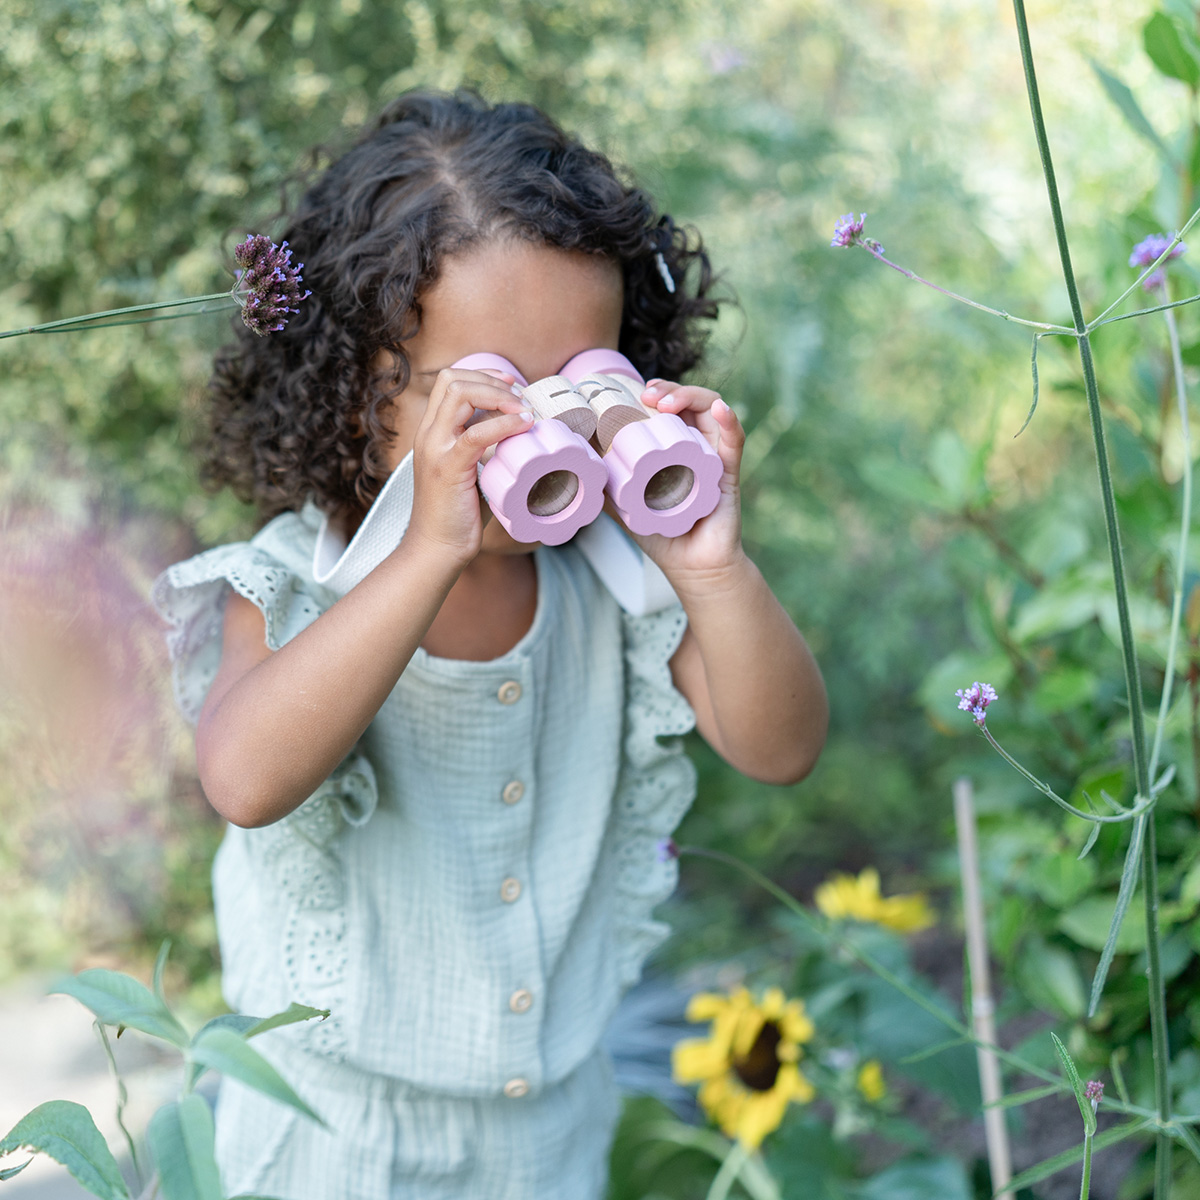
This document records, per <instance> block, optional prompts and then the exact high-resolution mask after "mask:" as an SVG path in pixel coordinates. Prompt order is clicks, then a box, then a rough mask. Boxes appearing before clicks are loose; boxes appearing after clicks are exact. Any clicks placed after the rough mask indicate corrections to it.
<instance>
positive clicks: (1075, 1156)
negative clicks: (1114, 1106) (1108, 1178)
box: [997, 1118, 1150, 1194]
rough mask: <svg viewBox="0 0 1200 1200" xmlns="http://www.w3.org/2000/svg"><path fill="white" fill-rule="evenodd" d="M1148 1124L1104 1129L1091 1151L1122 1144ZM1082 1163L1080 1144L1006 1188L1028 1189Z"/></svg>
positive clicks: (1145, 1122) (1140, 1123)
mask: <svg viewBox="0 0 1200 1200" xmlns="http://www.w3.org/2000/svg"><path fill="white" fill-rule="evenodd" d="M1149 1124H1150V1120H1149V1118H1143V1119H1142V1120H1140V1121H1130V1122H1129V1124H1127V1125H1118V1126H1117V1127H1116V1128H1115V1129H1106V1130H1105V1131H1104V1132H1103V1133H1098V1134H1096V1136H1095V1137H1094V1138H1092V1151H1093V1152H1095V1151H1097V1150H1104V1149H1106V1148H1107V1147H1109V1146H1115V1145H1116V1144H1117V1143H1118V1142H1123V1141H1124V1140H1125V1139H1126V1138H1129V1137H1133V1135H1134V1134H1136V1133H1140V1132H1141V1131H1142V1130H1143V1129H1145V1128H1146V1126H1147V1125H1149ZM1082 1161H1083V1143H1082V1142H1080V1143H1079V1145H1078V1146H1074V1147H1072V1148H1071V1149H1070V1150H1064V1151H1063V1152H1062V1153H1061V1154H1056V1155H1055V1156H1054V1157H1053V1158H1048V1159H1046V1161H1045V1162H1040V1163H1038V1164H1037V1165H1036V1166H1033V1167H1030V1168H1029V1170H1027V1171H1022V1172H1021V1173H1020V1174H1019V1175H1017V1176H1015V1177H1014V1178H1012V1179H1010V1180H1009V1181H1008V1184H1007V1188H1008V1190H1009V1191H1013V1192H1016V1191H1020V1189H1021V1188H1023V1187H1028V1186H1029V1185H1030V1184H1031V1183H1038V1182H1039V1181H1040V1180H1042V1179H1048V1178H1049V1177H1050V1176H1051V1175H1053V1174H1054V1173H1055V1172H1056V1171H1061V1170H1062V1169H1063V1167H1069V1166H1071V1165H1072V1164H1073V1163H1077V1162H1082ZM997 1194H999V1193H997Z"/></svg>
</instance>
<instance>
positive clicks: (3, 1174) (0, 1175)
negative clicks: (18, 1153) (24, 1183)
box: [0, 1158, 33, 1181]
mask: <svg viewBox="0 0 1200 1200" xmlns="http://www.w3.org/2000/svg"><path fill="white" fill-rule="evenodd" d="M31 1162H33V1159H32V1158H31V1159H28V1160H27V1161H26V1162H23V1163H22V1164H21V1165H20V1166H19V1167H9V1168H8V1170H6V1171H0V1181H3V1180H5V1179H13V1178H14V1177H15V1176H17V1175H20V1173H21V1172H22V1171H23V1170H25V1168H26V1167H27V1166H29V1164H30V1163H31Z"/></svg>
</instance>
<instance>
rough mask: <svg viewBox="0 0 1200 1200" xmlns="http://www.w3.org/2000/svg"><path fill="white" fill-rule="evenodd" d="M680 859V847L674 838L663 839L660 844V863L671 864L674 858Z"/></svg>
mask: <svg viewBox="0 0 1200 1200" xmlns="http://www.w3.org/2000/svg"><path fill="white" fill-rule="evenodd" d="M678 857H679V847H678V846H677V845H676V844H675V839H674V838H663V839H662V841H660V842H659V843H658V861H659V862H670V861H671V859H673V858H678Z"/></svg>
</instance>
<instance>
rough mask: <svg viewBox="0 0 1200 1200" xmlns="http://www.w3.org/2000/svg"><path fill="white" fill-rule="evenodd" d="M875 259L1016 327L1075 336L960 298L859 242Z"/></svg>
mask: <svg viewBox="0 0 1200 1200" xmlns="http://www.w3.org/2000/svg"><path fill="white" fill-rule="evenodd" d="M858 245H860V246H862V248H863V249H864V250H866V251H867V252H868V253H869V254H870V255H871V256H872V257H873V258H877V259H879V261H880V262H881V263H886V264H887V266H889V267H891V268H892V270H893V271H899V272H900V274H901V275H903V276H904V277H905V278H906V279H911V280H912V281H913V282H914V283H923V284H924V285H925V286H926V287H928V288H933V290H934V291H935V292H941V293H942V295H943V296H949V297H950V299H951V300H957V301H958V302H959V303H960V304H968V305H970V306H971V308H977V309H979V311H980V312H985V313H988V314H989V315H991V316H993V317H1003V318H1004V320H1006V321H1011V322H1012V323H1013V324H1014V325H1025V326H1027V327H1028V328H1030V329H1044V330H1046V332H1047V333H1066V334H1070V335H1071V336H1074V335H1075V330H1074V329H1069V328H1068V327H1067V326H1066V325H1047V324H1046V323H1045V322H1044V321H1026V320H1025V319H1024V318H1023V317H1014V316H1013V315H1012V313H1006V312H1004V311H1003V310H1001V309H999V308H989V307H988V306H987V305H986V304H980V303H979V301H978V300H969V299H967V297H966V296H960V295H959V294H958V293H957V292H952V291H950V289H949V288H944V287H940V286H939V285H938V284H936V283H931V282H930V281H929V280H928V279H922V278H921V276H920V275H918V274H917V273H916V271H910V270H909V269H908V268H907V267H902V266H900V264H899V263H894V262H892V260H891V259H890V258H885V257H884V256H883V255H882V254H881V253H879V251H878V250H873V249H871V247H870V246H868V245H867V244H866V243H865V242H859V243H858Z"/></svg>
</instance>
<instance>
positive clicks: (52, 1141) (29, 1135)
mask: <svg viewBox="0 0 1200 1200" xmlns="http://www.w3.org/2000/svg"><path fill="white" fill-rule="evenodd" d="M21 1147H24V1148H25V1149H27V1150H35V1151H37V1152H38V1153H39V1154H47V1155H49V1156H50V1157H51V1158H52V1159H54V1160H55V1162H60V1163H62V1165H63V1166H64V1167H66V1168H67V1170H68V1171H70V1172H71V1174H72V1175H74V1176H75V1178H76V1179H77V1180H78V1181H79V1182H80V1183H81V1184H82V1185H83V1186H84V1187H85V1188H87V1190H88V1191H89V1192H91V1193H92V1195H93V1196H100V1197H102V1198H103V1200H129V1189H128V1188H127V1187H126V1186H125V1180H124V1179H122V1178H121V1172H120V1171H119V1170H118V1169H117V1160H116V1159H115V1158H113V1156H112V1151H111V1150H109V1148H108V1145H107V1143H106V1142H105V1141H104V1138H103V1137H102V1136H101V1134H100V1130H98V1129H97V1128H96V1122H95V1121H93V1120H92V1114H91V1113H90V1112H88V1110H87V1109H86V1108H84V1107H83V1105H82V1104H75V1103H73V1102H72V1101H70V1100H50V1101H48V1102H47V1103H45V1104H39V1105H38V1106H37V1108H35V1109H34V1110H33V1111H32V1112H30V1113H27V1114H26V1115H25V1116H24V1117H22V1118H21V1120H20V1121H18V1122H17V1124H16V1125H15V1126H14V1127H13V1129H12V1130H11V1132H10V1133H9V1134H8V1136H7V1137H6V1138H5V1139H4V1140H3V1141H0V1155H3V1154H11V1153H12V1152H13V1151H14V1150H19V1149H20V1148H21ZM25 1165H26V1166H28V1163H27V1164H25ZM23 1169H24V1168H23V1167H19V1168H17V1170H23ZM13 1174H16V1172H15V1171H14V1172H13Z"/></svg>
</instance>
